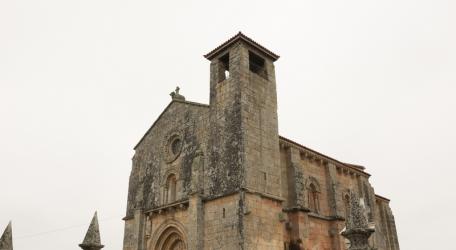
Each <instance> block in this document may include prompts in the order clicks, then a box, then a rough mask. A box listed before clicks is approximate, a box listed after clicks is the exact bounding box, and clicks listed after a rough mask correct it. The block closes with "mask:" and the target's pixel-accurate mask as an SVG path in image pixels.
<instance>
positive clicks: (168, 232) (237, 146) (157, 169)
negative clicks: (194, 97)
mask: <svg viewBox="0 0 456 250" xmlns="http://www.w3.org/2000/svg"><path fill="white" fill-rule="evenodd" d="M207 58H208V59H209V60H210V61H211V62H210V96H209V97H210V99H209V105H205V104H200V103H194V102H190V101H186V100H185V97H184V96H183V95H182V94H180V89H176V90H175V91H174V92H172V93H171V96H172V101H171V103H170V104H169V105H168V106H167V107H166V108H165V110H164V111H163V113H162V114H161V115H160V116H159V117H158V119H157V120H156V121H155V122H154V123H153V125H152V126H151V128H150V129H149V130H148V131H147V132H146V134H145V135H144V137H143V138H142V139H141V140H140V142H139V143H138V144H137V145H136V146H135V154H134V156H133V159H132V168H131V174H130V182H129V192H128V204H127V211H126V217H125V218H124V220H125V233H124V250H149V249H159V250H162V249H165V250H168V249H178V248H179V249H181V248H182V249H189V250H200V249H230V250H231V249H246V250H247V249H284V248H285V249H301V250H302V249H335V250H342V249H346V247H345V243H346V242H345V240H346V239H345V238H344V237H343V236H341V235H340V234H339V232H340V231H341V230H342V228H343V227H344V225H345V222H344V220H346V219H348V217H349V215H348V212H349V209H348V207H349V199H347V197H349V196H347V194H348V190H356V191H358V193H359V195H360V196H361V197H363V199H364V204H365V205H366V206H367V208H368V210H367V214H368V216H369V221H370V222H375V223H376V225H379V230H378V231H377V232H375V233H374V234H373V235H374V237H371V238H370V244H371V245H372V246H373V247H375V248H376V249H378V250H398V249H399V244H398V241H397V236H396V228H395V223H394V217H393V216H392V213H391V210H390V208H389V204H388V203H389V201H388V200H387V199H385V198H382V197H380V196H377V195H375V193H374V190H373V188H372V187H371V186H370V184H369V174H368V173H366V172H364V168H363V167H359V166H356V165H352V164H346V163H343V162H340V161H337V160H335V159H333V158H330V157H328V156H326V155H323V154H321V153H318V152H316V151H314V150H312V149H309V148H307V147H305V146H302V145H300V144H298V143H296V142H293V141H291V140H289V139H286V138H284V137H279V134H278V118H277V93H276V82H275V68H274V61H275V60H277V58H278V56H277V55H275V54H273V53H272V52H270V51H268V50H267V49H266V48H264V47H262V46H261V45H259V44H257V43H256V42H254V41H253V40H251V39H250V38H247V37H245V36H244V35H242V34H238V35H236V36H235V37H233V38H232V39H230V40H229V41H228V42H227V43H225V44H223V45H221V46H220V47H218V48H217V49H216V50H214V51H213V52H211V53H209V54H208V55H207ZM299 110H300V111H299ZM305 110H306V109H303V110H302V109H298V111H299V112H301V113H297V115H302V116H305V114H306V111H305ZM306 121H308V122H311V121H312V117H308V120H306ZM303 127H304V128H305V127H306V124H303ZM170 197H171V198H170ZM350 220H351V222H347V223H352V222H353V219H350ZM353 223H355V224H356V223H358V222H353ZM363 223H364V222H363Z"/></svg>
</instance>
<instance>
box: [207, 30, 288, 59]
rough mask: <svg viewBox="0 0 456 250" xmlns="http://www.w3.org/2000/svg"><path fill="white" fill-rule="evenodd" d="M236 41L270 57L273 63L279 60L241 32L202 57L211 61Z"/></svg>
mask: <svg viewBox="0 0 456 250" xmlns="http://www.w3.org/2000/svg"><path fill="white" fill-rule="evenodd" d="M237 41H243V42H245V43H247V44H248V45H250V46H252V47H254V48H256V49H257V50H259V51H261V52H263V53H265V54H266V55H267V56H268V57H270V58H271V59H272V60H273V61H276V60H277V59H279V57H280V56H278V55H276V54H275V53H274V52H272V51H270V50H268V49H266V48H265V47H263V46H261V45H260V44H259V43H257V42H255V41H254V40H253V39H251V38H250V37H248V36H246V35H244V34H242V32H239V33H237V34H236V35H235V36H233V37H232V38H230V39H229V40H228V41H226V42H224V43H222V44H221V45H220V46H218V47H217V48H215V49H213V50H212V51H211V52H209V53H207V54H206V55H204V57H205V58H206V59H208V60H211V59H212V58H214V57H215V56H217V55H218V54H219V53H220V52H222V51H223V50H224V49H226V48H227V47H229V46H231V45H232V44H234V43H236V42H237Z"/></svg>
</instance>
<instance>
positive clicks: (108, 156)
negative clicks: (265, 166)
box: [0, 0, 456, 250]
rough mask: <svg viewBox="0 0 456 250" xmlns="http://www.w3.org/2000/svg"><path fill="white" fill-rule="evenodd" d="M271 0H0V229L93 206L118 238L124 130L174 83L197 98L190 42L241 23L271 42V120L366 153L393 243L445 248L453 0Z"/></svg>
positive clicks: (452, 197) (290, 131)
mask: <svg viewBox="0 0 456 250" xmlns="http://www.w3.org/2000/svg"><path fill="white" fill-rule="evenodd" d="M271 2H274V4H270V3H269V2H268V1H237V0H231V1H220V2H216V1H174V0H173V1H117V0H109V1H108V0H98V1H93V0H90V1H88V0H79V1H61V0H53V1H52V0H41V1H32V0H28V1H25V0H22V1H21V0H15V1H13V0H3V1H0V119H1V122H0V176H1V178H0V190H1V191H0V230H1V231H3V229H4V227H6V225H7V223H8V221H9V220H10V219H11V220H13V236H14V237H15V242H14V244H15V250H30V249H33V250H45V249H46V250H57V249H78V247H77V244H78V243H80V242H81V241H82V239H83V237H84V234H85V231H86V229H87V227H88V225H89V223H90V219H91V217H92V215H93V212H94V211H95V210H98V212H99V219H100V227H101V233H102V235H101V237H102V242H103V243H104V244H105V245H106V247H105V249H121V245H122V240H123V221H121V218H122V216H123V215H124V212H125V208H126V200H127V186H128V177H129V172H130V167H131V163H130V159H131V157H132V155H133V150H132V148H133V146H134V145H135V144H136V143H137V141H138V140H139V139H140V138H141V136H142V135H143V133H144V132H146V130H147V129H148V128H149V126H150V125H151V124H152V122H153V121H154V120H155V119H156V118H157V116H158V115H159V114H160V112H161V111H162V110H163V109H164V108H165V106H166V105H167V104H168V102H169V101H170V97H169V95H168V94H169V93H170V92H171V91H172V90H173V89H174V88H175V86H176V85H179V86H180V87H181V93H182V94H183V95H185V96H186V98H187V99H188V100H191V101H198V102H204V103H207V102H208V96H209V63H208V61H206V60H205V59H204V58H203V57H202V55H203V54H204V53H206V52H208V51H210V50H211V49H213V48H215V47H216V46H217V45H219V44H220V43H222V42H224V41H225V40H227V39H228V38H230V37H231V36H233V35H234V34H236V33H237V32H238V31H240V30H241V31H243V32H244V33H245V34H246V35H248V36H250V37H252V38H253V39H255V40H256V41H257V42H259V43H261V44H262V45H264V46H265V47H267V48H268V49H270V50H272V51H273V52H276V53H277V54H279V55H281V58H280V59H279V60H278V61H277V63H276V75H277V88H278V104H279V130H280V133H281V134H282V135H283V136H285V137H289V138H291V139H293V140H295V141H297V142H300V143H302V144H304V145H306V146H308V147H311V148H313V149H315V150H318V151H320V152H322V153H325V154H327V155H330V156H332V157H334V158H336V159H338V160H341V161H345V162H350V163H356V164H361V165H364V166H366V167H367V171H368V172H369V173H371V174H372V177H371V182H372V183H373V185H374V188H375V190H376V193H378V194H380V195H383V196H386V197H389V198H391V199H392V202H391V207H392V209H393V212H394V215H395V217H396V225H397V229H398V234H399V243H400V245H401V248H402V249H414V250H417V249H450V246H451V245H454V240H453V238H454V232H455V229H454V225H456V218H455V216H454V211H455V210H456V194H455V192H454V190H455V189H456V187H455V184H454V183H455V174H456V170H455V169H454V167H455V166H454V160H453V157H455V156H456V130H455V127H456V115H455V113H456V111H455V109H456V99H455V94H456V70H455V69H456V32H455V31H456V15H455V13H456V1H452V0H448V1H444V0H427V1H420V0H400V1H398V0H383V1H366V0H362V1H361V0H359V1H352V0H347V1H336V0H334V1H296V2H288V1H280V3H279V1H271ZM80 225H82V226H80ZM63 228H66V229H65V230H56V229H63ZM54 230H56V231H55V232H49V231H54ZM43 232H47V233H43ZM41 233H43V234H41ZM37 234H38V235H37Z"/></svg>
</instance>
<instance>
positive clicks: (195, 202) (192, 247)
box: [188, 150, 204, 250]
mask: <svg viewBox="0 0 456 250" xmlns="http://www.w3.org/2000/svg"><path fill="white" fill-rule="evenodd" d="M203 172H204V154H203V152H202V151H201V150H197V151H196V153H195V157H194V158H193V162H192V177H191V188H190V192H189V206H188V216H189V227H188V250H199V249H203V234H204V231H203V226H204V217H203V216H204V215H203V202H202V199H201V194H202V192H203V177H202V174H203Z"/></svg>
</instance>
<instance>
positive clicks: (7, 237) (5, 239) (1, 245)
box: [0, 221, 13, 250]
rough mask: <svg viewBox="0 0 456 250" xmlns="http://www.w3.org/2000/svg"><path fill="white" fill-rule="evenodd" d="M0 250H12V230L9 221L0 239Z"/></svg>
mask: <svg viewBox="0 0 456 250" xmlns="http://www.w3.org/2000/svg"><path fill="white" fill-rule="evenodd" d="M0 250H13V230H12V228H11V221H10V222H9V223H8V226H6V228H5V231H4V232H3V234H2V237H1V238H0Z"/></svg>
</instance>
